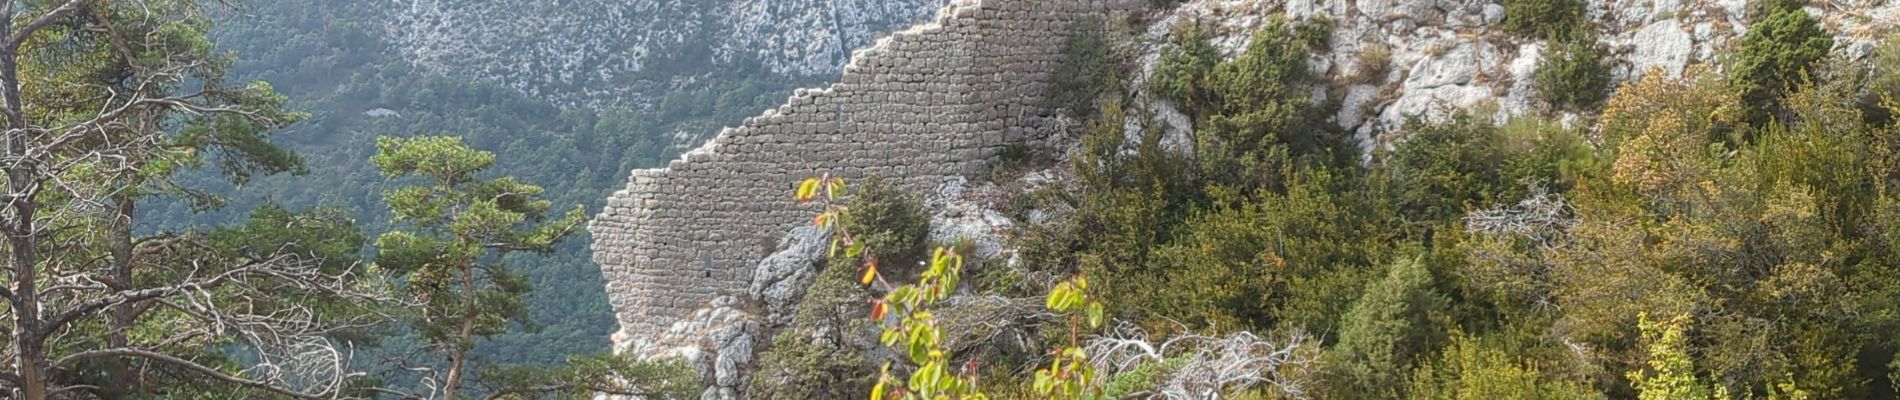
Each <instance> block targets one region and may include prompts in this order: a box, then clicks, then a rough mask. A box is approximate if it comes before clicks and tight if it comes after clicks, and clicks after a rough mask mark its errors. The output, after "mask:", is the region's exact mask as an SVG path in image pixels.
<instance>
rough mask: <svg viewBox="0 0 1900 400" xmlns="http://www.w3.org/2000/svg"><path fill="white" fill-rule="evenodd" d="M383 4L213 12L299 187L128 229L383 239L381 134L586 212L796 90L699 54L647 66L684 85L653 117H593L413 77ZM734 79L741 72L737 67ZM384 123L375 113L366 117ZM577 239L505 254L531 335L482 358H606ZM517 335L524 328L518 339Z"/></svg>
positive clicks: (492, 348) (288, 178)
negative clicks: (461, 152) (429, 138)
mask: <svg viewBox="0 0 1900 400" xmlns="http://www.w3.org/2000/svg"><path fill="white" fill-rule="evenodd" d="M387 6H388V5H387V4H383V3H379V2H373V1H314V2H313V1H282V0H257V1H246V2H243V3H241V4H240V5H239V8H236V9H231V10H214V11H223V13H222V14H219V16H220V18H219V20H218V24H217V25H216V27H217V30H216V31H215V32H214V33H213V35H212V40H213V41H214V42H215V43H216V44H217V45H218V46H219V48H220V49H224V50H229V51H232V52H235V53H236V54H238V55H239V57H238V58H237V59H236V60H235V61H236V62H235V63H234V64H233V66H232V71H231V74H232V75H233V76H234V77H242V78H243V79H255V80H262V81H266V82H270V83H271V84H272V86H273V87H274V88H276V89H277V90H278V91H279V92H281V93H283V94H284V95H285V96H287V97H288V99H289V101H288V105H289V107H290V108H291V109H293V110H296V111H299V112H305V113H309V114H310V117H309V118H307V119H305V120H303V121H300V122H298V123H296V124H294V125H290V126H288V127H286V128H284V129H283V130H282V132H281V133H280V134H279V135H278V136H277V138H278V142H279V143H280V144H282V145H283V146H285V148H287V149H289V150H292V151H296V152H297V153H299V154H301V155H303V157H304V158H305V160H306V163H307V164H308V165H309V173H308V174H303V175H285V176H269V177H260V178H258V179H255V180H252V181H250V182H247V183H246V184H245V185H243V186H242V187H238V186H234V185H230V184H228V183H223V182H220V181H219V180H218V179H217V177H215V176H212V175H210V174H205V175H202V176H194V177H192V178H193V179H191V180H190V184H193V185H198V186H200V187H205V188H207V189H206V190H207V191H209V192H212V193H217V194H220V195H225V196H226V197H228V199H227V204H226V206H225V207H223V208H219V209H213V210H194V209H193V208H192V205H191V204H189V203H186V202H180V201H166V200H163V199H158V200H157V201H153V203H154V204H151V205H149V206H147V207H145V208H144V209H143V212H144V213H145V217H146V218H145V219H144V220H143V222H146V223H148V225H144V226H141V229H154V230H158V229H166V228H170V227H180V226H208V225H216V224H222V223H228V222H230V221H236V220H240V219H241V217H243V216H244V215H245V214H246V213H248V210H250V209H253V208H255V207H256V206H258V205H260V204H277V205H280V206H282V207H285V208H289V209H298V210H301V209H310V208H313V207H328V208H337V209H340V210H343V211H345V212H348V213H349V214H351V215H354V216H355V217H356V221H359V222H360V223H361V225H362V226H363V228H364V229H365V230H366V231H367V232H371V233H372V235H373V234H374V233H376V232H381V231H383V230H385V229H386V226H387V224H386V222H385V221H388V220H389V215H388V212H387V210H385V209H384V207H383V206H382V205H381V201H382V200H381V193H382V192H383V191H384V189H385V188H388V187H390V186H391V185H392V181H391V180H389V179H386V178H384V177H383V176H382V175H380V174H379V173H378V171H377V170H376V168H375V167H374V166H372V165H370V164H369V163H368V160H369V158H370V156H371V155H372V154H374V152H375V140H374V139H375V138H376V137H378V136H383V135H390V136H413V135H455V136H460V137H462V138H464V140H465V141H466V143H467V144H468V145H469V146H471V147H474V148H479V149H483V150H488V151H493V152H496V153H498V154H502V155H503V157H501V158H500V160H499V164H498V165H497V167H496V168H495V169H496V170H497V171H506V174H508V175H511V176H515V177H517V178H519V179H520V180H522V181H524V182H534V183H537V184H541V185H545V186H546V187H547V191H548V193H549V198H550V199H551V200H553V201H554V202H556V203H557V204H583V205H585V206H586V207H587V210H588V211H589V212H590V213H591V212H595V211H598V210H599V207H600V203H601V202H602V201H604V199H606V198H607V195H608V194H609V193H611V192H612V191H613V190H615V189H618V187H619V186H620V185H621V184H622V183H623V182H624V180H625V179H626V174H627V171H630V170H633V169H638V168H651V167H657V166H662V165H664V163H665V161H667V160H670V159H672V158H673V156H674V154H675V152H676V150H675V149H673V148H671V146H672V144H673V143H672V140H673V139H672V138H673V136H674V132H676V131H679V130H686V131H690V132H701V133H710V132H713V131H716V130H717V129H718V127H720V126H725V125H731V124H734V123H736V122H738V121H739V119H741V118H743V117H745V116H750V115H754V114H757V113H758V111H759V110H763V109H764V108H766V107H768V106H771V105H776V104H777V103H779V102H780V101H782V100H783V99H784V97H785V96H786V94H787V93H789V92H790V89H791V88H793V87H795V86H798V85H800V84H809V83H810V82H809V81H808V80H805V79H793V78H784V77H773V76H768V75H767V74H766V73H764V72H761V71H758V70H757V69H756V68H732V69H721V70H717V71H698V70H695V68H697V67H696V66H697V65H701V64H703V63H704V62H705V60H701V59H696V58H694V57H699V58H704V57H707V56H708V55H706V54H696V55H676V57H677V59H667V60H652V61H653V62H651V64H652V65H654V66H655V67H654V68H653V69H652V70H651V71H650V73H651V74H652V75H653V76H655V77H661V78H665V77H671V76H674V75H690V74H697V75H699V76H698V78H699V79H697V82H699V83H695V84H693V85H687V86H681V87H677V88H674V87H671V86H670V84H668V83H667V80H666V79H661V78H655V79H652V81H654V82H649V83H648V84H650V85H660V86H656V87H654V88H653V90H650V91H651V92H655V93H657V94H663V96H659V97H658V98H657V101H655V103H657V104H656V106H654V107H649V108H650V109H639V107H638V105H637V104H629V105H625V106H619V107H614V108H609V109H605V110H590V109H576V108H562V107H559V106H556V105H553V104H551V103H548V102H546V101H542V100H538V99H535V98H532V97H528V96H526V95H523V94H521V93H519V92H517V91H515V90H512V89H509V88H506V87H502V86H500V85H498V84H495V83H491V82H489V81H487V80H485V79H483V78H481V77H457V76H442V75H436V74H431V73H429V72H427V71H421V70H417V69H415V68H414V67H412V66H411V65H410V64H409V63H407V62H406V61H405V60H402V59H400V55H399V54H397V52H394V51H392V50H391V49H389V48H388V47H387V46H388V44H387V43H386V42H385V41H384V40H383V39H382V33H381V32H380V31H379V30H380V29H382V27H381V26H380V22H379V21H380V20H381V18H384V15H385V13H386V12H385V11H383V10H381V8H383V7H387ZM740 64H741V65H744V63H740ZM371 110H387V112H388V114H382V113H381V112H380V111H379V112H371ZM591 241H592V240H591V239H589V238H588V237H587V235H586V233H585V232H584V231H583V232H580V233H579V234H578V235H576V236H575V237H573V238H570V239H568V240H566V241H563V242H562V243H561V244H560V245H559V246H558V247H557V248H555V249H554V251H552V252H551V253H547V254H529V255H517V256H511V260H510V262H511V263H514V264H521V265H523V267H522V268H521V269H522V270H523V271H525V272H527V274H528V276H529V280H530V283H532V285H533V287H534V288H536V290H535V291H533V292H532V293H531V294H529V295H528V307H529V314H530V315H532V316H533V322H535V324H534V325H533V326H517V327H516V329H514V330H512V331H511V332H510V333H508V334H504V335H501V336H498V337H495V338H494V339H493V340H492V341H489V342H485V343H483V344H482V345H481V349H480V350H479V351H477V353H479V354H481V355H482V357H484V358H485V359H487V360H491V361H495V362H502V363H510V362H536V363H549V362H559V361H561V360H562V359H563V357H565V356H566V355H568V354H571V353H588V352H597V351H602V350H605V349H606V348H607V339H606V338H607V336H608V335H609V334H610V333H612V331H613V329H615V328H616V326H615V325H614V321H613V318H612V316H611V314H610V313H609V310H608V308H607V303H606V297H605V295H604V294H603V293H602V288H604V287H605V286H604V285H603V284H602V282H601V281H600V273H599V271H598V269H597V267H596V266H594V265H593V262H592V260H591V259H590V258H589V257H590V254H589V252H588V251H587V245H588V243H590V242H591ZM530 328H532V329H530Z"/></svg>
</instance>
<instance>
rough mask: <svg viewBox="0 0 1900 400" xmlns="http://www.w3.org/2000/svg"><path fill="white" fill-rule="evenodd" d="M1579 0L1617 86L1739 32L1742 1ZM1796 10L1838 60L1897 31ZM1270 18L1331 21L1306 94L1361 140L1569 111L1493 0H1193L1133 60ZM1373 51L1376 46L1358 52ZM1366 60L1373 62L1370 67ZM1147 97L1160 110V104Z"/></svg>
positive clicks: (1871, 4)
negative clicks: (1413, 127) (1444, 122)
mask: <svg viewBox="0 0 1900 400" xmlns="http://www.w3.org/2000/svg"><path fill="white" fill-rule="evenodd" d="M1587 3H1588V7H1587V13H1588V18H1589V20H1590V21H1591V22H1593V23H1594V24H1595V25H1596V26H1597V27H1598V28H1599V29H1600V35H1599V36H1598V37H1599V43H1600V44H1602V45H1605V46H1607V47H1608V48H1610V49H1611V52H1610V53H1611V59H1610V60H1608V62H1609V63H1610V65H1611V71H1612V74H1613V76H1614V80H1615V81H1616V82H1623V81H1628V80H1631V79H1634V78H1637V77H1640V76H1642V74H1644V73H1646V72H1648V71H1651V70H1660V71H1662V72H1663V73H1666V74H1669V75H1671V76H1679V75H1681V74H1682V73H1683V71H1684V70H1685V69H1688V68H1690V67H1692V66H1697V65H1714V64H1717V63H1718V62H1719V61H1720V60H1721V58H1722V57H1724V56H1726V55H1727V54H1728V53H1729V52H1730V49H1732V48H1733V46H1734V45H1735V42H1736V41H1737V40H1739V39H1740V38H1741V37H1742V36H1743V35H1744V34H1746V33H1747V29H1748V26H1747V9H1748V2H1747V1H1746V0H1589V1H1588V2H1587ZM1807 11H1808V13H1809V14H1812V15H1815V16H1818V17H1819V18H1820V19H1821V21H1822V24H1823V26H1825V27H1827V29H1828V30H1829V31H1832V32H1835V34H1836V38H1835V48H1836V50H1837V51H1838V52H1839V53H1842V54H1844V55H1845V56H1847V57H1849V58H1856V59H1857V58H1860V57H1865V56H1866V55H1867V54H1868V53H1869V52H1870V51H1871V50H1872V48H1873V44H1874V42H1875V41H1876V40H1877V39H1878V38H1879V37H1880V35H1881V34H1883V33H1885V32H1892V31H1895V30H1896V28H1900V1H1893V0H1850V1H1842V2H1827V3H1815V5H1810V6H1808V7H1807ZM1274 15H1284V16H1286V17H1288V18H1292V19H1297V20H1307V19H1314V18H1325V19H1327V20H1328V21H1330V23H1331V24H1333V33H1332V37H1331V38H1330V40H1329V43H1330V44H1331V48H1329V49H1327V51H1326V52H1324V53H1322V54H1319V55H1316V56H1314V57H1313V58H1312V59H1311V60H1310V61H1309V62H1308V65H1309V67H1310V68H1311V69H1312V71H1313V72H1314V73H1316V74H1318V75H1319V76H1323V77H1327V78H1328V79H1329V80H1331V81H1332V82H1333V84H1332V85H1331V86H1332V87H1331V88H1328V89H1327V92H1323V93H1319V94H1316V95H1317V96H1321V97H1325V96H1331V97H1332V98H1334V99H1337V100H1339V102H1340V108H1339V111H1338V114H1337V115H1335V122H1337V123H1338V124H1339V125H1340V126H1341V127H1344V128H1346V129H1349V130H1352V131H1353V132H1354V133H1355V138H1356V139H1357V140H1358V141H1359V142H1360V143H1361V145H1362V146H1365V147H1367V148H1370V147H1372V146H1376V145H1379V144H1381V143H1386V142H1389V141H1390V140H1392V139H1396V138H1390V137H1382V136H1383V134H1385V133H1388V132H1393V131H1396V128H1398V127H1399V126H1400V125H1401V124H1403V123H1404V122H1405V120H1406V119H1407V118H1409V117H1412V116H1424V117H1426V118H1433V117H1443V116H1445V115H1448V113H1449V112H1451V111H1453V110H1466V111H1475V112H1479V113H1481V114H1487V115H1488V116H1490V117H1492V118H1493V119H1496V120H1498V121H1502V120H1504V119H1507V118H1510V117H1511V116H1516V115H1531V114H1546V113H1554V114H1558V118H1559V119H1561V120H1568V119H1569V118H1572V117H1574V115H1570V114H1565V113H1563V112H1561V111H1557V110H1552V109H1550V107H1549V106H1548V105H1546V104H1544V103H1543V101H1542V100H1541V99H1539V97H1538V94H1537V91H1536V88H1535V87H1534V86H1533V83H1532V79H1531V75H1532V74H1533V73H1535V72H1536V71H1537V62H1538V59H1539V56H1540V55H1541V54H1542V53H1543V52H1544V51H1545V49H1546V48H1547V47H1548V45H1549V44H1548V43H1546V42H1545V41H1543V40H1526V39H1523V38H1519V37H1517V36H1515V35H1513V34H1511V33H1509V32H1506V30H1505V29H1504V28H1503V27H1502V22H1503V20H1504V16H1505V9H1504V6H1503V5H1502V4H1500V3H1499V2H1497V1H1495V0H1286V1H1261V0H1193V1H1189V2H1187V3H1185V4H1182V5H1180V6H1178V7H1176V8H1174V9H1173V10H1170V11H1168V12H1167V13H1166V17H1165V18H1162V19H1161V20H1160V22H1158V23H1156V24H1154V25H1153V26H1151V27H1150V29H1149V30H1148V31H1147V35H1146V39H1145V41H1146V42H1147V44H1148V46H1149V52H1148V53H1149V54H1148V55H1147V57H1145V58H1144V60H1146V61H1147V64H1149V65H1148V66H1147V67H1149V68H1152V64H1153V62H1154V60H1157V59H1158V57H1156V55H1158V54H1159V50H1160V46H1159V45H1158V44H1159V43H1163V42H1164V41H1165V39H1166V35H1167V33H1168V32H1169V31H1170V29H1171V28H1172V26H1173V25H1174V24H1179V23H1182V22H1183V21H1204V23H1208V24H1211V25H1213V26H1215V27H1216V29H1215V31H1214V35H1215V38H1214V42H1215V44H1216V46H1218V47H1220V48H1221V49H1223V50H1224V51H1225V52H1226V53H1227V54H1228V55H1229V56H1233V55H1237V54H1238V53H1239V52H1240V51H1242V50H1244V49H1245V48H1246V46H1247V43H1248V41H1249V39H1250V38H1251V35H1252V34H1253V33H1254V32H1255V31H1257V30H1258V29H1259V28H1260V27H1262V26H1264V24H1265V23H1266V22H1267V21H1269V18H1272V16H1274ZM1374 52H1378V53H1384V54H1381V55H1379V56H1376V57H1374V56H1368V54H1369V53H1374ZM1377 61H1383V63H1381V64H1380V65H1373V62H1377ZM1149 103H1150V107H1151V108H1153V109H1156V110H1158V111H1159V112H1161V115H1167V112H1166V110H1168V109H1171V108H1170V107H1169V106H1168V105H1166V104H1158V105H1157V104H1154V103H1156V102H1154V101H1152V100H1151V101H1149ZM1173 121H1174V123H1175V124H1176V125H1177V126H1175V127H1173V129H1174V131H1176V132H1186V131H1187V130H1186V129H1187V128H1188V127H1185V126H1179V125H1181V124H1184V123H1186V121H1182V120H1179V119H1175V120H1173ZM1182 140H1184V139H1182Z"/></svg>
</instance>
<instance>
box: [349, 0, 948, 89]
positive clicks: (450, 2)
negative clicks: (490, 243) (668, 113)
mask: <svg viewBox="0 0 1900 400" xmlns="http://www.w3.org/2000/svg"><path fill="white" fill-rule="evenodd" d="M380 1H385V2H388V3H390V4H389V6H387V7H386V8H387V9H388V10H390V13H391V15H390V16H389V19H388V20H387V21H385V27H384V28H385V30H386V31H388V33H389V36H390V37H391V38H392V40H391V41H392V43H393V44H394V45H395V46H394V47H396V48H397V50H398V51H401V52H402V53H403V54H404V55H405V56H407V58H408V59H409V60H411V61H412V62H413V63H414V64H415V65H416V66H417V67H419V68H422V69H425V70H428V71H431V72H436V73H441V74H447V75H463V76H476V77H481V78H483V79H489V80H493V81H496V82H499V83H501V84H504V85H506V86H509V87H512V88H515V89H517V90H520V91H522V92H524V93H527V94H529V95H532V96H536V97H541V98H545V99H549V100H553V101H555V102H557V103H561V104H567V105H587V106H599V105H605V104H614V103H621V102H632V103H634V104H633V105H641V104H645V103H646V99H628V98H626V96H627V95H628V94H629V93H631V92H630V90H631V89H632V88H633V87H634V86H636V85H635V84H636V83H638V82H639V81H642V80H658V81H660V82H666V81H668V80H673V79H677V78H679V77H682V76H683V77H690V76H692V75H694V74H698V73H702V72H704V71H705V68H720V67H725V68H729V67H730V66H731V65H735V64H734V63H735V62H737V61H741V60H755V61H757V62H758V64H759V65H761V66H763V67H764V68H765V70H766V71H767V72H771V73H774V74H779V75H784V76H815V75H827V74H834V73H837V72H838V71H839V70H840V69H841V68H843V66H844V63H845V62H846V61H848V59H849V56H850V51H851V49H855V48H858V47H863V46H865V45H868V44H870V42H871V40H872V39H875V38H877V37H879V36H883V35H885V34H887V33H889V32H890V31H892V30H895V29H898V28H902V27H907V26H910V25H912V24H915V23H917V22H920V21H923V20H925V19H928V18H929V17H931V16H933V15H936V12H937V10H938V9H939V8H941V7H943V5H944V3H945V0H690V1H687V0H561V1H547V0H540V1H495V0H380ZM715 62H716V63H717V64H714V63H715ZM667 63H674V64H679V65H686V66H689V67H688V68H685V70H684V71H668V73H665V74H654V73H647V74H642V73H641V72H642V71H647V70H650V69H654V68H664V67H665V64H667ZM709 64H711V65H709ZM673 68H674V69H679V68H678V67H673ZM648 72H652V71H648ZM675 72H683V73H680V74H677V75H675V74H673V73H675Z"/></svg>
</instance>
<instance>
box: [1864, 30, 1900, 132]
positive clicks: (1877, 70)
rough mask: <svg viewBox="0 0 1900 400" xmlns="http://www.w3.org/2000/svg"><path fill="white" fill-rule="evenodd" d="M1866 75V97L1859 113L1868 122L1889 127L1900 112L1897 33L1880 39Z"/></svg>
mask: <svg viewBox="0 0 1900 400" xmlns="http://www.w3.org/2000/svg"><path fill="white" fill-rule="evenodd" d="M1867 72H1868V74H1867V94H1868V97H1867V98H1866V103H1867V104H1866V106H1864V107H1862V110H1863V111H1864V112H1866V113H1867V116H1868V118H1869V121H1872V122H1874V123H1876V124H1879V125H1890V124H1892V123H1893V120H1894V118H1893V113H1894V112H1900V33H1894V34H1888V35H1887V36H1886V37H1885V38H1882V39H1881V40H1880V47H1878V48H1876V49H1874V57H1873V60H1872V61H1871V62H1869V65H1868V71H1867Z"/></svg>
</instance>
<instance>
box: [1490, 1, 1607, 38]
mask: <svg viewBox="0 0 1900 400" xmlns="http://www.w3.org/2000/svg"><path fill="white" fill-rule="evenodd" d="M1503 5H1504V29H1506V30H1510V31H1511V33H1515V34H1517V35H1518V36H1523V37H1526V38H1532V39H1549V38H1559V37H1565V36H1569V35H1572V34H1575V33H1576V32H1577V31H1579V30H1581V29H1582V28H1585V27H1586V26H1587V24H1589V21H1588V20H1587V19H1586V18H1585V16H1584V2H1583V0H1503Z"/></svg>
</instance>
